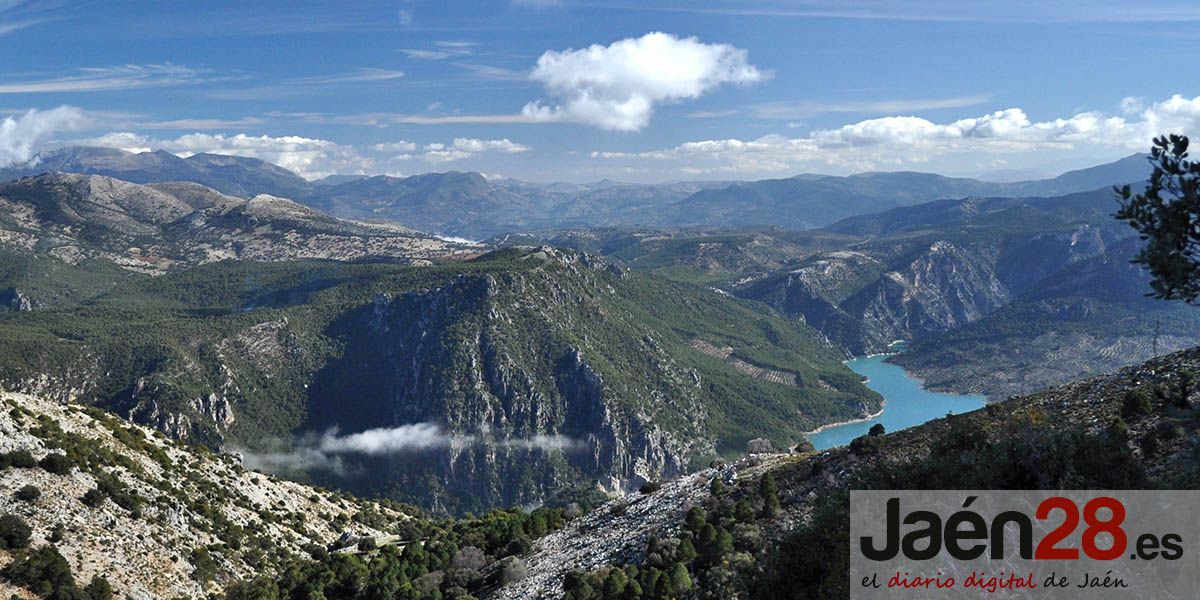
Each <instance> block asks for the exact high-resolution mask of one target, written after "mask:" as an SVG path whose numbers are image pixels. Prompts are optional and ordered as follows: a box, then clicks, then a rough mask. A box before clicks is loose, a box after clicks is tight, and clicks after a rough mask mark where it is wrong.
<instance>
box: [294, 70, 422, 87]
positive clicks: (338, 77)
mask: <svg viewBox="0 0 1200 600" xmlns="http://www.w3.org/2000/svg"><path fill="white" fill-rule="evenodd" d="M401 77H404V72H403V71H395V70H391V69H378V68H374V67H363V68H360V69H356V70H354V71H349V72H347V73H334V74H332V75H315V76H312V77H297V78H295V79H289V80H287V82H286V83H288V84H291V85H329V84H336V83H361V82H370V81H390V80H393V79H399V78H401Z"/></svg>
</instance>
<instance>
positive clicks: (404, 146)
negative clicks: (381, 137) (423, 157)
mask: <svg viewBox="0 0 1200 600" xmlns="http://www.w3.org/2000/svg"><path fill="white" fill-rule="evenodd" d="M371 148H373V149H375V150H377V151H379V152H414V151H416V149H417V145H416V144H414V143H413V142H406V141H404V140H400V141H398V142H389V143H386V144H375V145H374V146H371Z"/></svg>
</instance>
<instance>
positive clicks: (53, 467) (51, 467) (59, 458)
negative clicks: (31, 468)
mask: <svg viewBox="0 0 1200 600" xmlns="http://www.w3.org/2000/svg"><path fill="white" fill-rule="evenodd" d="M38 466H40V467H41V468H42V469H44V470H46V471H47V472H50V473H54V474H56V475H66V474H68V473H70V472H71V467H73V466H74V465H73V464H72V463H71V459H69V458H67V455H65V454H61V453H58V452H51V453H49V454H47V455H46V456H44V457H42V460H40V461H38Z"/></svg>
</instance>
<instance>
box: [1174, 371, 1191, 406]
mask: <svg viewBox="0 0 1200 600" xmlns="http://www.w3.org/2000/svg"><path fill="white" fill-rule="evenodd" d="M1195 383H1196V374H1195V373H1193V372H1191V371H1189V370H1187V369H1184V370H1182V371H1180V372H1179V388H1178V390H1177V391H1176V392H1175V397H1174V401H1175V402H1174V403H1175V407H1176V408H1187V407H1188V406H1189V404H1188V398H1189V397H1190V396H1191V395H1192V390H1193V386H1194V385H1195Z"/></svg>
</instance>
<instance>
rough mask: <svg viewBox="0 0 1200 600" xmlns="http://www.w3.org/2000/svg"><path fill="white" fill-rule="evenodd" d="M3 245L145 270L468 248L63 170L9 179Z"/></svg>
mask: <svg viewBox="0 0 1200 600" xmlns="http://www.w3.org/2000/svg"><path fill="white" fill-rule="evenodd" d="M0 245H2V246H3V247H5V248H7V249H9V250H15V251H19V252H36V253H39V254H44V255H50V256H53V257H56V258H58V259H60V260H62V261H64V262H67V263H71V264H77V263H79V262H81V261H87V260H98V261H104V262H109V263H112V264H116V265H119V266H121V267H123V268H126V269H129V270H134V271H139V272H146V273H156V272H162V271H166V270H169V269H171V268H172V267H174V266H177V265H194V264H201V263H206V262H213V261H217V260H224V259H231V258H240V259H246V260H262V261H278V260H296V259H302V258H322V259H331V260H355V259H363V258H373V257H374V258H384V257H386V258H398V259H407V260H429V259H435V258H442V257H445V256H447V255H450V254H453V253H456V252H461V251H463V250H465V249H466V248H465V247H463V246H461V245H458V244H453V243H449V242H445V241H442V240H439V239H437V238H433V237H430V236H427V235H424V234H421V233H418V232H415V231H412V230H409V229H405V228H402V227H396V226H390V225H376V224H366V223H357V222H352V221H343V220H340V219H334V218H332V217H328V216H325V215H323V214H321V213H319V212H317V211H315V210H313V209H311V208H308V207H306V206H303V205H300V204H296V203H294V202H292V201H290V200H285V199H283V198H276V197H273V196H256V197H254V198H252V199H250V200H245V199H241V198H235V197H232V196H226V195H223V194H220V193H218V192H216V191H214V190H212V189H209V188H205V187H203V186H200V185H197V184H191V183H169V184H156V185H153V186H143V185H138V184H133V183H129V182H125V181H121V180H117V179H112V178H109V177H103V176H99V175H71V174H64V173H53V174H46V175H39V176H36V177H28V178H24V179H19V180H16V181H12V182H8V183H5V184H0Z"/></svg>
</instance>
